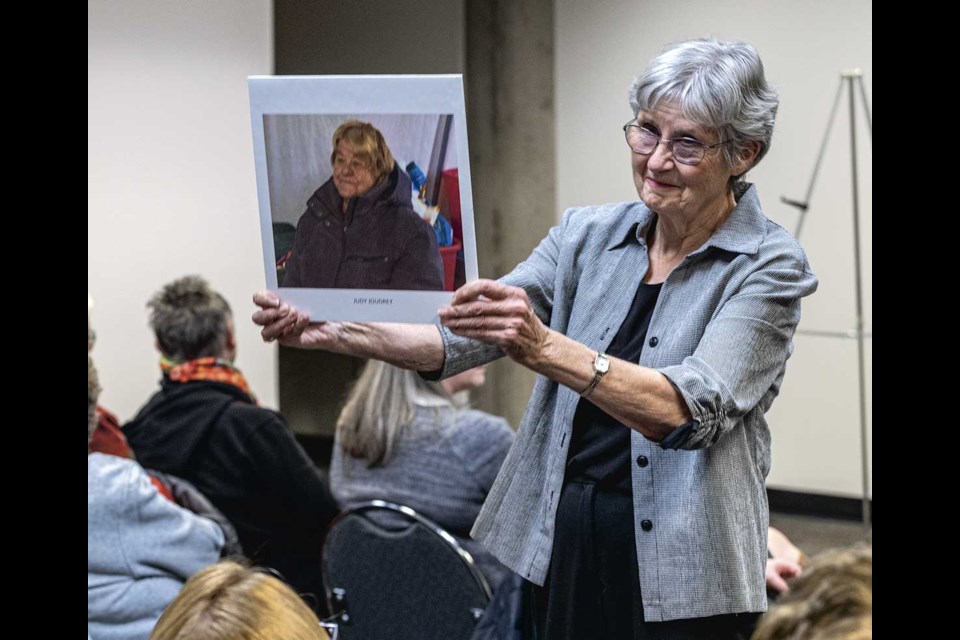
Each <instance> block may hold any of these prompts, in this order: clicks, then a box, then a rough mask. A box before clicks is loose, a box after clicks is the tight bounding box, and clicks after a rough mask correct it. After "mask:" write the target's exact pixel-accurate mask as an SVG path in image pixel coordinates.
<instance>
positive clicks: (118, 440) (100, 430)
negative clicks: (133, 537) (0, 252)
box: [87, 294, 169, 497]
mask: <svg viewBox="0 0 960 640" xmlns="http://www.w3.org/2000/svg"><path fill="white" fill-rule="evenodd" d="M92 310H93V298H91V297H90V294H87V353H90V352H91V351H92V350H93V343H94V342H96V339H97V334H96V333H94V331H93V325H92V324H91V322H90V312H91V311H92ZM89 449H90V451H96V452H98V453H109V454H110V455H114V456H120V457H121V458H133V451H131V450H130V447H129V445H127V439H126V438H125V437H124V435H123V431H121V430H120V421H119V420H117V416H115V415H113V414H112V413H110V412H109V411H107V410H106V409H105V408H103V407H101V406H97V427H96V429H95V430H94V432H93V437H92V438H91V439H90V443H89ZM158 488H159V487H158ZM167 497H169V494H167Z"/></svg>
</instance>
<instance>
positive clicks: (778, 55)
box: [555, 0, 873, 497]
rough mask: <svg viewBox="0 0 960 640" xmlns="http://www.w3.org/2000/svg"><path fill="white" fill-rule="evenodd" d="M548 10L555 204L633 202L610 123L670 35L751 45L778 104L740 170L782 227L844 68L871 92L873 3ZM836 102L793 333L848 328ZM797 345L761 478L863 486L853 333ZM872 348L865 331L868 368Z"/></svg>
mask: <svg viewBox="0 0 960 640" xmlns="http://www.w3.org/2000/svg"><path fill="white" fill-rule="evenodd" d="M555 6H556V29H557V31H556V67H555V69H556V95H557V205H558V209H559V210H560V211H558V214H559V213H560V212H561V211H562V210H563V209H564V208H566V207H570V206H575V205H582V204H591V203H601V202H611V201H621V200H634V199H636V197H637V195H636V191H635V189H634V186H633V182H632V180H631V176H630V163H629V152H628V150H627V147H626V144H625V143H624V140H623V133H622V131H621V129H620V127H621V125H623V123H625V122H626V121H627V120H629V119H630V118H631V117H632V113H631V111H630V108H629V105H628V103H627V90H628V89H629V86H630V83H631V82H632V80H633V79H634V77H635V76H636V75H637V74H639V73H640V72H641V71H642V69H643V67H644V66H645V65H646V63H647V62H648V61H649V60H650V59H651V58H652V57H653V56H655V55H656V54H657V53H658V52H659V51H660V49H661V48H662V47H663V46H664V45H666V44H667V43H669V42H673V41H677V40H683V39H687V38H693V37H702V36H715V37H719V38H722V39H727V40H746V41H748V42H750V43H752V44H753V45H754V46H756V47H757V49H758V50H759V51H760V55H761V57H762V58H763V61H764V65H765V69H766V73H767V78H768V79H769V80H770V81H772V82H773V83H774V84H775V85H776V86H777V88H778V89H779V91H780V100H781V105H780V110H779V113H778V118H777V126H776V130H775V133H774V140H773V145H772V148H771V150H770V153H769V154H768V155H767V157H766V158H765V159H764V160H763V162H762V163H761V165H760V166H759V167H758V168H757V169H755V170H754V171H753V172H751V174H750V175H749V176H748V179H749V180H751V181H753V182H756V184H757V187H758V190H759V193H760V197H761V200H762V202H763V204H764V207H765V210H766V213H767V215H768V216H769V217H770V218H772V219H773V220H775V221H777V222H779V223H780V224H783V225H784V226H785V227H787V228H788V229H790V230H793V229H794V228H795V225H796V221H797V216H798V214H797V212H796V210H795V209H792V208H790V207H788V206H786V205H784V204H782V203H781V202H780V196H782V195H786V196H788V197H792V198H794V199H802V198H803V196H804V195H805V192H806V189H807V185H808V182H809V179H810V176H811V172H812V169H813V163H814V160H815V158H816V153H817V151H818V149H819V145H820V141H821V136H822V135H823V132H824V128H825V126H826V124H827V120H828V116H829V112H830V107H831V105H832V103H833V99H834V96H835V95H836V91H837V87H838V85H839V72H840V70H841V69H845V68H849V67H860V68H861V69H862V70H863V71H864V86H865V88H866V93H867V96H868V99H871V101H872V91H871V86H872V79H873V74H872V51H873V44H872V38H871V22H872V4H871V2H870V1H869V0H842V1H837V0H810V1H807V2H787V1H785V0H738V1H736V2H733V1H730V0H677V1H676V2H656V1H651V0H646V1H637V0H597V1H595V2H590V3H584V2H579V1H578V0H556V5H555ZM858 99H859V96H858ZM843 100H844V101H843V102H842V103H841V107H840V111H839V113H838V116H837V120H836V121H835V123H834V127H833V131H832V133H831V135H830V143H829V146H828V148H827V154H826V157H825V159H824V164H823V166H822V168H821V171H820V175H819V177H818V180H817V184H816V187H815V189H814V194H813V197H812V198H811V202H810V211H809V213H808V215H807V221H806V222H805V223H804V229H803V233H802V235H801V241H802V243H803V245H804V247H805V248H806V250H807V253H808V256H809V258H810V262H811V264H812V266H813V269H814V271H815V272H816V273H817V275H818V276H819V278H820V289H819V291H818V292H817V293H815V294H814V295H813V296H812V297H810V298H807V300H806V301H805V302H804V306H803V320H802V321H801V325H800V329H801V330H823V331H846V330H848V329H853V328H854V326H855V312H854V309H855V307H854V275H853V274H854V262H853V256H852V252H853V232H852V226H853V222H852V205H851V201H852V195H851V193H852V191H851V177H850V157H849V156H850V151H849V150H850V142H849V137H850V134H849V126H848V118H849V116H848V107H847V102H846V100H847V97H846V91H844V98H843ZM863 115H864V114H863V110H862V107H861V106H860V105H859V102H858V111H857V114H856V116H857V119H858V121H859V123H860V126H859V127H858V131H857V134H858V137H859V142H860V144H859V150H858V158H859V160H860V166H859V174H860V180H859V183H860V187H861V188H860V198H861V202H860V204H861V208H860V211H861V213H860V225H861V238H862V241H861V245H862V246H861V252H862V257H863V258H862V264H863V271H864V275H865V281H864V287H865V305H866V309H867V311H866V314H865V316H866V317H865V325H866V327H867V328H868V329H869V328H870V327H871V318H872V314H871V312H870V309H871V301H872V296H871V295H870V291H871V285H872V279H871V275H870V274H871V264H872V256H871V251H870V244H871V237H872V226H871V218H872V200H871V197H870V186H871V184H872V176H873V170H872V161H871V155H872V147H871V145H870V144H869V141H868V138H867V134H866V126H865V124H864V118H863ZM795 343H796V352H795V355H794V357H793V358H792V359H791V360H790V362H789V364H788V367H787V375H786V379H785V381H784V385H783V389H782V392H781V397H780V398H779V399H778V400H777V402H776V403H775V404H774V406H773V408H772V409H771V411H770V413H769V414H768V416H767V417H768V420H769V422H770V425H771V430H772V433H773V467H772V470H771V473H770V477H769V479H768V484H769V485H770V486H771V487H776V488H783V489H793V490H800V491H810V492H815V493H826V494H832V495H845V496H851V497H856V496H859V495H861V465H860V453H859V451H860V449H859V446H860V444H859V442H860V435H859V434H860V426H859V413H858V411H859V410H858V399H857V361H856V342H855V341H853V340H849V341H845V340H842V339H838V338H824V337H816V336H810V335H798V336H797V338H796V340H795ZM871 345H872V340H869V339H868V340H867V345H866V346H867V349H868V358H867V366H868V367H869V366H870V358H869V355H870V352H869V349H870V347H871ZM868 371H869V369H868ZM868 384H869V376H868ZM868 388H869V387H868ZM869 401H870V399H869V396H868V403H869ZM868 426H869V424H868Z"/></svg>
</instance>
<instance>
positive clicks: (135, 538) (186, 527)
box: [87, 355, 224, 640]
mask: <svg viewBox="0 0 960 640" xmlns="http://www.w3.org/2000/svg"><path fill="white" fill-rule="evenodd" d="M99 395H100V385H99V382H98V378H97V372H96V369H94V366H93V360H91V359H90V356H89V355H88V356H87V442H88V444H89V441H90V437H91V436H92V434H93V431H94V428H95V427H96V423H97V422H96V421H97V413H96V407H97V399H98V397H99ZM223 544H224V534H223V532H222V531H221V529H220V527H218V526H217V524H216V523H215V522H214V521H213V520H209V519H207V518H204V517H201V516H198V515H195V514H194V513H192V512H190V511H188V510H186V509H183V508H181V507H179V506H177V505H176V504H174V503H173V502H171V501H169V500H167V499H166V498H164V497H163V496H161V495H160V493H158V492H157V489H156V487H155V486H154V485H153V484H152V483H151V482H150V479H149V478H148V477H147V474H146V473H145V472H144V470H143V469H141V468H140V465H138V464H137V463H136V462H134V461H133V460H130V459H127V458H121V457H118V456H113V455H107V454H103V453H96V452H90V451H89V449H88V451H87V633H88V634H89V636H90V637H91V638H92V639H93V640H105V639H107V640H109V639H116V640H136V639H140V640H143V639H145V638H147V636H148V635H149V634H150V630H151V629H153V625H154V624H155V623H156V621H157V619H158V618H159V617H160V614H161V613H163V610H164V608H165V607H166V606H167V604H169V603H170V601H171V600H173V599H174V598H175V597H176V595H177V593H178V592H179V591H180V588H181V587H182V586H183V583H184V582H185V581H186V580H187V578H189V577H190V576H191V575H193V574H194V573H195V572H197V571H199V570H200V569H202V568H203V567H205V566H207V565H209V564H213V563H215V562H217V561H218V560H219V558H220V553H221V549H222V547H223Z"/></svg>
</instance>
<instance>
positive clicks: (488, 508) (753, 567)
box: [426, 185, 817, 621]
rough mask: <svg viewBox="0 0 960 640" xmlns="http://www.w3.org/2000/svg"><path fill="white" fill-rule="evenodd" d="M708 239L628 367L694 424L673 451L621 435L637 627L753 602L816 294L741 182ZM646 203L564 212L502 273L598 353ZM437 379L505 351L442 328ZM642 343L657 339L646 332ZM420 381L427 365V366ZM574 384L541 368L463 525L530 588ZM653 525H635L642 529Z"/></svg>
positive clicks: (611, 328)
mask: <svg viewBox="0 0 960 640" xmlns="http://www.w3.org/2000/svg"><path fill="white" fill-rule="evenodd" d="M738 195H739V196H740V197H739V198H738V203H737V206H736V208H735V209H734V210H733V212H732V213H731V215H730V216H729V217H728V219H727V220H726V221H725V222H724V224H723V225H721V226H720V227H719V228H718V229H717V230H716V232H715V233H714V235H713V236H712V237H711V238H710V239H709V240H708V241H707V242H706V243H705V244H704V245H703V246H702V247H700V248H699V249H697V250H696V251H694V252H692V253H691V254H690V255H688V256H687V257H686V258H685V259H684V260H683V262H682V263H681V264H680V265H678V266H677V267H676V268H675V269H674V270H673V272H672V273H671V274H670V275H669V277H668V278H667V279H666V281H665V282H664V284H663V287H662V289H661V292H660V297H659V299H658V301H657V305H656V308H655V309H654V312H653V317H652V319H651V321H650V326H649V329H648V332H647V333H648V335H649V336H650V344H649V348H645V349H644V350H643V354H642V356H641V358H640V364H641V365H643V366H646V367H651V368H654V369H657V370H658V371H660V372H661V373H663V374H664V375H665V376H666V377H667V378H668V379H669V380H670V381H671V382H672V383H673V384H674V386H676V388H677V389H678V390H679V392H680V394H681V395H682V396H683V399H684V401H685V402H686V404H687V406H688V407H689V409H690V412H691V413H692V415H693V418H694V420H695V423H694V424H695V425H696V426H695V429H694V430H693V432H692V433H691V434H690V435H689V437H688V438H686V440H684V441H682V443H681V444H680V448H679V449H676V450H668V449H664V448H662V447H661V446H660V445H658V444H655V443H653V442H651V441H649V440H647V439H646V438H644V437H643V436H641V435H640V434H639V433H638V432H632V433H631V456H632V459H636V458H637V457H638V456H641V455H643V456H645V457H646V458H647V459H648V461H649V463H648V464H647V465H645V466H643V467H640V466H639V465H633V466H632V480H633V503H634V524H635V530H636V547H637V558H638V559H639V567H638V571H639V577H640V585H641V592H642V594H643V609H644V615H645V617H646V619H647V620H649V621H666V620H674V619H680V618H694V617H705V616H713V615H719V614H726V613H738V612H748V611H764V610H765V609H766V596H765V590H764V562H765V559H766V535H767V522H768V507H767V499H766V491H765V487H764V478H765V477H766V475H767V472H768V471H769V467H770V432H769V430H768V428H767V423H766V420H765V419H764V413H765V412H766V411H767V409H769V407H770V405H771V403H772V402H773V399H774V398H775V397H776V396H777V394H778V392H779V390H780V384H781V382H782V380H783V375H784V370H785V365H786V361H787V358H788V357H789V356H790V353H791V351H792V337H793V333H794V330H795V329H796V326H797V323H798V322H799V320H800V299H801V298H803V297H804V296H806V295H809V294H810V293H812V292H813V291H815V290H816V288H817V279H816V277H815V276H814V274H813V273H812V272H811V270H810V265H809V263H808V262H807V258H806V255H805V254H804V252H803V249H802V248H801V247H800V245H799V244H798V243H797V241H796V240H794V239H793V237H791V236H790V234H789V233H788V232H787V231H785V230H784V229H783V228H782V227H780V226H779V225H777V224H775V223H773V222H771V221H770V220H768V219H767V218H766V216H764V215H763V212H762V211H761V209H760V203H759V200H758V199H757V195H756V189H754V188H753V187H752V185H744V186H743V188H742V191H741V193H740V194H738ZM653 215H654V214H653V213H652V212H651V211H650V209H648V208H647V207H646V206H645V205H644V204H643V203H642V202H628V203H620V204H607V205H601V206H594V207H581V208H575V209H570V210H568V211H567V212H566V213H565V214H564V216H563V220H562V222H561V223H560V225H559V226H556V227H554V228H553V229H551V230H550V233H549V234H548V236H547V237H546V238H545V239H544V240H543V241H542V242H541V243H540V245H539V246H538V247H537V248H536V249H535V250H534V252H533V254H531V256H530V257H529V258H528V259H527V260H526V261H525V262H523V263H521V264H520V265H518V266H517V267H516V269H514V270H513V271H512V272H511V273H509V274H508V275H506V276H504V277H503V278H502V279H501V282H503V283H505V284H509V285H513V286H518V287H522V288H523V289H525V290H526V292H527V294H528V296H529V297H530V301H531V304H532V305H533V308H534V310H535V312H536V313H537V315H538V316H539V317H540V319H541V320H542V321H543V322H544V323H545V324H547V325H548V326H550V327H551V328H552V329H554V330H556V331H558V332H560V333H562V334H565V335H567V336H569V337H570V338H573V339H574V340H577V341H579V342H581V343H583V344H585V345H587V346H588V347H590V348H591V349H595V350H597V351H603V350H605V349H606V348H607V346H608V345H609V344H610V341H611V340H612V339H613V337H614V335H615V334H616V333H617V330H618V329H619V327H620V325H621V324H622V322H623V320H624V318H625V317H626V315H627V311H628V309H629V307H630V303H631V300H632V298H633V293H634V292H635V291H636V289H637V286H638V285H639V283H640V281H641V278H642V277H643V275H644V273H645V272H646V271H647V267H648V255H647V247H646V241H645V239H644V231H645V230H646V229H647V226H648V225H649V223H650V222H651V221H652V219H653V218H652V216H653ZM441 335H442V337H443V341H444V348H445V353H446V360H445V363H444V368H443V370H442V371H441V372H440V373H439V375H440V376H441V377H446V376H449V375H453V374H455V373H458V372H460V371H464V370H466V369H469V368H471V367H474V366H477V365H478V364H481V363H486V362H490V361H491V360H494V359H496V358H498V357H500V356H502V355H503V354H502V353H501V352H500V351H499V349H497V348H496V347H493V346H491V345H488V344H484V343H482V342H479V341H475V340H469V339H465V338H461V337H458V336H455V335H453V334H452V333H450V332H449V331H447V330H446V329H444V328H442V327H441ZM653 338H656V339H657V340H656V341H654V340H653ZM426 375H429V374H426ZM578 400H579V396H578V394H577V391H574V390H572V389H569V388H567V387H563V386H560V385H558V384H557V383H555V382H553V381H551V380H549V379H547V378H545V377H543V376H538V377H537V380H536V384H535V386H534V390H533V394H532V396H531V398H530V402H529V404H528V405H527V410H526V413H525V414H524V416H523V420H522V422H521V424H520V428H519V430H518V433H517V440H516V442H515V444H514V446H513V448H512V449H511V450H510V453H509V454H508V455H507V459H506V460H505V461H504V464H503V468H502V469H501V471H500V475H499V476H498V477H497V480H496V482H495V483H494V485H493V488H492V489H491V491H490V495H489V497H488V498H487V501H486V503H485V504H484V506H483V510H482V511H481V512H480V515H479V517H478V518H477V522H476V524H475V525H474V528H473V532H472V533H473V535H474V537H476V538H477V539H479V540H481V541H482V542H483V543H484V545H485V546H486V547H487V548H488V549H490V551H491V552H492V553H493V554H494V555H495V556H497V558H499V559H500V560H501V561H502V562H503V563H504V564H506V565H507V566H508V567H510V568H511V569H513V570H514V571H516V572H517V573H519V574H520V575H522V576H524V577H526V578H528V579H529V580H532V581H533V582H536V583H538V584H542V583H543V581H544V579H545V577H546V573H547V569H548V568H549V565H550V554H551V551H552V546H553V533H554V519H555V515H556V509H557V502H558V501H559V498H560V489H561V486H562V483H563V475H564V468H565V464H566V459H567V447H568V446H569V441H570V433H571V428H572V420H573V414H574V410H575V409H576V406H577V401H578ZM644 520H649V521H650V524H652V527H650V528H649V529H650V530H649V531H645V530H644V528H643V527H641V525H640V523H641V522H642V521H644Z"/></svg>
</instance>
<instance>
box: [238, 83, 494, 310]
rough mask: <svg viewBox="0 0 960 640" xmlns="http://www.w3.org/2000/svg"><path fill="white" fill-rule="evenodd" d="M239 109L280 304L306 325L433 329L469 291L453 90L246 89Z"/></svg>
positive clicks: (470, 267)
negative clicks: (247, 99)
mask: <svg viewBox="0 0 960 640" xmlns="http://www.w3.org/2000/svg"><path fill="white" fill-rule="evenodd" d="M390 88H392V89H393V90H392V91H386V92H385V91H384V89H390ZM250 95H251V115H252V121H253V127H254V148H255V152H256V163H257V185H258V193H259V198H260V218H261V233H262V238H263V254H264V269H265V274H266V278H267V286H268V287H269V288H271V289H273V290H277V291H278V292H279V294H280V297H281V299H284V300H285V301H289V302H290V303H292V304H294V305H295V306H297V307H298V308H300V309H303V310H305V311H308V312H309V313H310V315H311V317H312V318H314V319H317V320H355V321H370V320H381V321H404V322H431V321H433V320H434V319H435V315H436V310H437V308H438V307H439V306H441V305H443V304H445V303H446V301H447V300H449V297H450V293H451V292H452V291H454V290H455V289H456V288H457V287H459V286H460V285H462V284H463V283H464V282H466V281H467V280H468V279H475V278H476V277H477V274H476V250H475V242H474V233H473V229H474V227H473V211H472V206H471V201H470V195H469V194H470V190H469V168H468V166H467V160H466V159H467V150H466V148H465V147H466V136H465V126H464V120H463V93H462V84H461V80H460V77H459V76H421V77H413V76H354V77H347V76H336V77H321V76H318V77H289V78H251V79H250ZM348 107H349V108H348Z"/></svg>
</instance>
